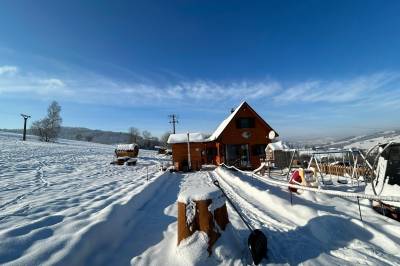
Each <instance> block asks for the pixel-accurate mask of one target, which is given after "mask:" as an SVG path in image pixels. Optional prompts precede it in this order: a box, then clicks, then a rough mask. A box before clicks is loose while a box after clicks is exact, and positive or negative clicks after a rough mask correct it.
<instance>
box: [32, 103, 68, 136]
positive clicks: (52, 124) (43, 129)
mask: <svg viewBox="0 0 400 266" xmlns="http://www.w3.org/2000/svg"><path fill="white" fill-rule="evenodd" d="M60 112H61V106H60V105H59V104H58V103H57V102H56V101H53V102H52V103H51V104H50V106H49V108H48V109H47V116H46V117H45V118H43V119H42V120H38V121H35V122H33V123H32V126H31V130H32V132H33V134H35V135H37V136H39V139H40V140H41V141H45V142H49V141H53V140H55V139H57V137H58V134H59V133H60V130H61V123H62V118H61V116H60Z"/></svg>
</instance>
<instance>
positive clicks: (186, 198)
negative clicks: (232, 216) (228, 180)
mask: <svg viewBox="0 0 400 266" xmlns="http://www.w3.org/2000/svg"><path fill="white" fill-rule="evenodd" d="M188 216H189V217H188ZM228 223H229V218H228V211H227V208H226V203H225V198H224V195H223V194H222V193H221V192H220V191H219V190H218V189H216V188H214V187H210V188H209V189H207V190H201V189H199V191H197V192H196V191H189V192H187V193H186V194H185V195H179V198H178V239H177V240H178V243H177V244H178V246H179V244H180V242H181V241H182V240H184V239H186V238H188V237H190V236H191V235H192V234H194V233H195V232H196V231H202V232H204V233H206V234H207V236H208V248H207V251H208V254H209V255H210V254H211V248H212V246H213V244H214V243H215V242H216V241H217V240H218V238H219V237H220V236H221V234H222V231H224V230H225V228H226V226H227V224H228Z"/></svg>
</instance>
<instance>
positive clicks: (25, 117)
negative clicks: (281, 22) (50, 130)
mask: <svg viewBox="0 0 400 266" xmlns="http://www.w3.org/2000/svg"><path fill="white" fill-rule="evenodd" d="M21 116H22V118H24V134H23V136H22V140H23V141H25V140H26V121H27V120H28V118H30V117H31V116H30V115H25V114H21Z"/></svg>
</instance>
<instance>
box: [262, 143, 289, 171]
mask: <svg viewBox="0 0 400 266" xmlns="http://www.w3.org/2000/svg"><path fill="white" fill-rule="evenodd" d="M265 153H266V159H267V160H268V161H270V162H272V165H273V166H275V167H277V168H279V169H284V168H285V167H289V164H290V160H291V157H292V152H291V151H290V150H289V147H287V146H286V145H285V144H284V143H283V142H282V141H278V142H273V143H269V144H268V145H267V148H265Z"/></svg>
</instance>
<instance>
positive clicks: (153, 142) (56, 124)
mask: <svg viewBox="0 0 400 266" xmlns="http://www.w3.org/2000/svg"><path fill="white" fill-rule="evenodd" d="M61 124H62V118H61V106H60V105H59V104H58V103H57V102H56V101H53V102H52V103H51V104H50V106H49V107H48V109H47V116H46V117H44V118H43V119H41V120H38V121H35V122H33V123H32V126H31V132H32V133H33V134H34V135H37V136H39V139H40V140H41V141H45V142H50V141H54V140H56V139H57V137H58V136H59V134H60V131H61ZM76 130H78V128H77V129H76ZM111 133H114V132H111ZM116 134H118V133H116ZM169 135H170V133H169V132H166V133H164V134H163V135H162V136H161V137H160V138H157V137H155V136H152V134H151V133H150V132H149V131H147V130H143V131H142V132H141V131H140V130H139V129H137V128H136V127H131V128H129V131H128V135H127V139H126V140H125V141H127V142H129V143H137V144H138V145H139V146H140V147H142V148H145V149H152V148H154V146H157V145H161V146H166V145H167V140H168V137H169ZM62 137H65V136H62ZM75 139H76V140H86V141H96V140H95V137H94V136H93V135H85V136H84V135H83V134H81V133H77V134H76V135H75ZM120 141H121V140H120Z"/></svg>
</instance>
